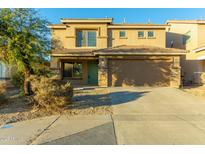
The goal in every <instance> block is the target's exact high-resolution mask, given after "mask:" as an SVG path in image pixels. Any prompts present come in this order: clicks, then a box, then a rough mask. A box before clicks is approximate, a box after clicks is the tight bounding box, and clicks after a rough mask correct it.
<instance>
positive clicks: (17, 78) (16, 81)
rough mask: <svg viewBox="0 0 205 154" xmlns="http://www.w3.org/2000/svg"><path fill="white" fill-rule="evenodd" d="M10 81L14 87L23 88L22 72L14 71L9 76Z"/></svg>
mask: <svg viewBox="0 0 205 154" xmlns="http://www.w3.org/2000/svg"><path fill="white" fill-rule="evenodd" d="M11 82H12V84H13V85H14V86H15V87H17V88H20V89H23V84H24V74H23V73H22V72H17V73H15V74H14V75H13V76H12V78H11Z"/></svg>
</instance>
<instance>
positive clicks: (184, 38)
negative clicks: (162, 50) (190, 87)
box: [167, 20, 205, 84]
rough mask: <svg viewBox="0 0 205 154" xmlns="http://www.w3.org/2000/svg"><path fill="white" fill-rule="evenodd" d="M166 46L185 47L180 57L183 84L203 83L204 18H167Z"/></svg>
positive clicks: (204, 62) (204, 63) (204, 70)
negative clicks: (184, 53)
mask: <svg viewBox="0 0 205 154" xmlns="http://www.w3.org/2000/svg"><path fill="white" fill-rule="evenodd" d="M167 25H169V26H168V28H167V47H170V48H171V47H172V48H178V49H185V50H187V51H188V52H187V54H186V55H185V56H182V58H181V67H182V76H183V79H184V84H204V83H205V76H204V75H205V37H204V34H205V20H168V21H167Z"/></svg>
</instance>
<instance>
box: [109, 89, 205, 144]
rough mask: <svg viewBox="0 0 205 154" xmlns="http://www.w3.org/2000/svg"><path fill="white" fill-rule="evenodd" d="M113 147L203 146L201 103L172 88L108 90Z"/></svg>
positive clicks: (204, 115) (204, 105)
mask: <svg viewBox="0 0 205 154" xmlns="http://www.w3.org/2000/svg"><path fill="white" fill-rule="evenodd" d="M110 97H111V100H112V104H113V108H114V114H113V121H114V128H115V133H116V141H117V144H205V100H203V99H202V98H198V97H195V96H192V95H190V94H188V93H186V92H183V91H181V90H179V89H174V88H144V87H143V88H111V89H110Z"/></svg>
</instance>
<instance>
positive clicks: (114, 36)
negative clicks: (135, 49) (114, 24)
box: [108, 29, 166, 47]
mask: <svg viewBox="0 0 205 154" xmlns="http://www.w3.org/2000/svg"><path fill="white" fill-rule="evenodd" d="M120 31H125V32H126V37H125V38H120V37H119V32H120ZM138 31H144V34H145V37H144V38H138ZM148 31H154V35H155V36H154V38H148V37H147V32H148ZM165 37H166V33H165V29H109V40H108V42H109V43H108V45H109V47H112V46H113V47H114V46H119V45H145V46H146V45H147V46H157V47H165V46H166V38H165Z"/></svg>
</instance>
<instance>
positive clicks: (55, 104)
mask: <svg viewBox="0 0 205 154" xmlns="http://www.w3.org/2000/svg"><path fill="white" fill-rule="evenodd" d="M30 81H31V90H32V92H33V95H32V96H31V99H30V100H31V101H32V102H33V103H34V105H35V107H37V108H40V109H46V110H47V111H49V112H50V111H60V110H61V109H62V108H63V107H65V106H66V105H67V104H69V103H71V99H72V96H73V87H72V86H71V84H70V82H63V81H59V80H57V79H56V78H55V77H51V78H49V77H45V76H34V75H33V76H31V77H30Z"/></svg>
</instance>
